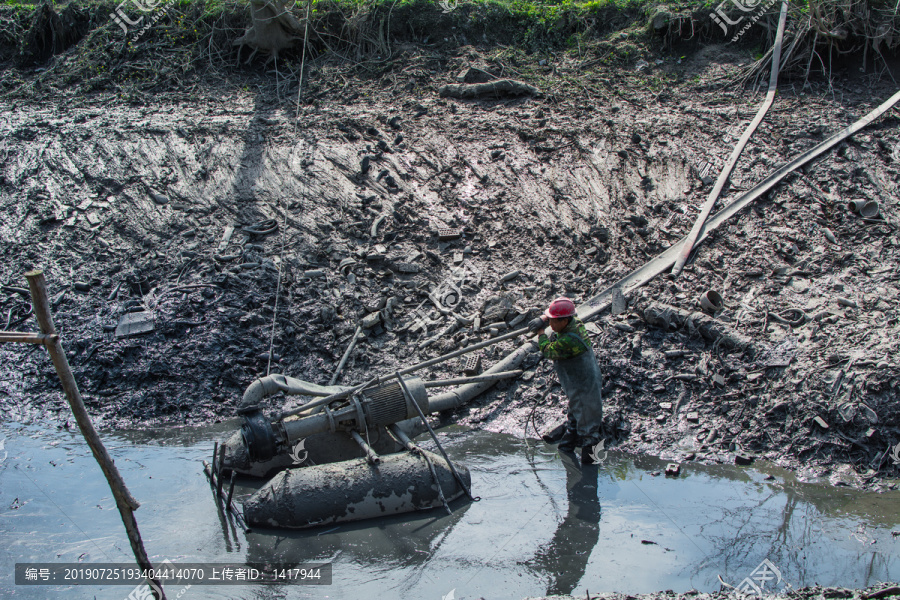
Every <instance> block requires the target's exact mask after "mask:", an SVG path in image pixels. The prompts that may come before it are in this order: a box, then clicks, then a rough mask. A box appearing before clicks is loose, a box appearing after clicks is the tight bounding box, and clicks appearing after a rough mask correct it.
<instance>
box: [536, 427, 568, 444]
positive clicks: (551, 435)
mask: <svg viewBox="0 0 900 600" xmlns="http://www.w3.org/2000/svg"><path fill="white" fill-rule="evenodd" d="M565 434H566V424H565V423H564V422H563V423H560V424H559V425H557V426H556V427H554V428H553V429H551V430H550V431H548V432H547V433H545V434H544V435H542V436H541V439H542V440H544V441H545V442H547V443H548V444H558V443H559V442H560V440H562V438H563V436H564V435H565Z"/></svg>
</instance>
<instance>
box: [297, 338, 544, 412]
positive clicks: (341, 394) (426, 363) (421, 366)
mask: <svg viewBox="0 0 900 600" xmlns="http://www.w3.org/2000/svg"><path fill="white" fill-rule="evenodd" d="M530 331H531V330H530V329H529V328H528V327H522V328H521V329H516V330H515V331H510V332H509V333H507V334H504V335H501V336H499V337H495V338H493V339H490V340H485V341H483V342H479V343H477V344H473V345H471V346H466V347H465V348H460V349H459V350H454V351H453V352H449V353H447V354H444V355H443V356H438V357H437V358H432V359H430V360H426V361H424V362H420V363H419V364H417V365H413V366H411V367H407V368H405V369H401V370H400V371H397V372H396V373H399V374H400V375H408V374H409V373H412V372H414V371H418V370H419V369H424V368H425V367H430V366H432V365H436V364H438V363H441V362H444V361H448V360H450V359H451V358H456V357H457V356H462V355H463V354H468V353H469V352H474V351H475V350H480V349H482V348H486V347H487V346H491V345H493V344H499V343H500V342H504V341H506V340H509V339H512V338H514V337H518V336H520V335H522V334H523V333H529V332H530ZM396 373H393V374H390V375H382V376H380V377H373V378H372V379H370V380H369V381H367V382H365V383H361V384H360V385H358V386H356V387H353V388H350V389H348V390H344V391H342V392H338V393H336V394H332V395H331V396H328V397H326V398H320V399H319V400H313V401H312V402H307V403H306V404H304V405H303V406H301V407H298V408H294V409H291V410H288V411H283V412H282V413H281V418H282V419H284V418H285V417H290V416H293V415H296V414H299V413H301V412H303V411H305V410H309V409H311V408H316V407H318V406H322V405H324V404H330V403H332V402H334V401H335V400H343V399H344V398H347V397H348V396H351V395H353V394H355V393H357V392H359V391H362V390H364V389H365V388H367V387H371V386H373V385H378V384H381V383H384V382H386V381H388V380H390V379H391V378H393V377H394V376H395V374H396Z"/></svg>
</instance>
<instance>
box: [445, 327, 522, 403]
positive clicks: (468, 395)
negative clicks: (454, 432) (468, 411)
mask: <svg viewBox="0 0 900 600" xmlns="http://www.w3.org/2000/svg"><path fill="white" fill-rule="evenodd" d="M536 349H537V348H536V346H535V344H534V342H531V341H529V342H526V343H525V344H523V345H522V346H520V347H519V348H518V349H516V350H515V351H514V352H513V353H512V354H510V355H509V356H507V357H506V358H504V359H502V360H501V361H500V362H498V363H497V364H495V365H494V366H493V367H491V368H490V369H488V370H487V371H485V372H484V373H483V374H482V376H485V375H493V374H496V373H503V372H507V371H509V370H510V369H515V368H516V367H518V366H519V365H520V364H522V361H523V360H525V357H526V356H527V355H528V354H529V353H530V352H533V351H535V350H536ZM492 384H493V382H491V381H481V382H478V383H470V384H467V385H462V386H460V387H458V388H456V389H453V390H449V391H446V392H444V393H443V394H438V395H437V396H433V397H431V398H429V399H428V407H429V409H430V410H431V412H441V411H445V410H452V409H454V408H457V407H459V406H462V405H463V404H465V403H466V402H468V401H469V400H471V399H472V398H474V397H476V396H478V395H479V394H481V393H482V392H484V391H485V390H486V389H488V388H489V387H491V385H492Z"/></svg>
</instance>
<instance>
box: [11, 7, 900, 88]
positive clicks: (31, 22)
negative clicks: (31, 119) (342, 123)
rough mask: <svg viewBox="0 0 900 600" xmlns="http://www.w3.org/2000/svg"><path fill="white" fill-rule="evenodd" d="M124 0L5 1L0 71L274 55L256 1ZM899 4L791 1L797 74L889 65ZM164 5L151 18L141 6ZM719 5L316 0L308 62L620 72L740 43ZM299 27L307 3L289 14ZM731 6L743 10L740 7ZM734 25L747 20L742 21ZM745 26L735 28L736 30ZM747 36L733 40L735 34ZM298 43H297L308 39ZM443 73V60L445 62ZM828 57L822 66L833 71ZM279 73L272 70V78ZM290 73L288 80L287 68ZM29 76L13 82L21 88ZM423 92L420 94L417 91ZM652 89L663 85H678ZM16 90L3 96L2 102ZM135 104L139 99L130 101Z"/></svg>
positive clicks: (104, 73)
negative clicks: (844, 57) (258, 31)
mask: <svg viewBox="0 0 900 600" xmlns="http://www.w3.org/2000/svg"><path fill="white" fill-rule="evenodd" d="M120 1H121V0H119V1H116V0H73V1H71V2H69V3H68V4H54V5H50V4H34V3H26V2H25V0H0V23H3V25H2V26H0V62H5V63H7V64H10V63H11V64H12V65H14V66H18V67H20V68H24V69H33V68H34V67H41V68H42V69H46V71H45V72H43V73H41V74H40V75H38V76H36V79H37V81H36V83H35V84H34V85H32V86H31V87H30V88H29V89H31V90H32V91H34V90H39V89H41V85H43V83H44V82H46V83H47V84H51V81H52V82H54V83H53V84H52V85H65V86H76V87H80V88H82V89H84V88H85V87H87V88H88V89H110V88H112V89H120V88H122V89H127V90H134V89H141V90H149V89H153V86H158V85H165V84H166V83H184V80H183V79H190V78H195V77H196V76H198V74H201V73H202V74H203V75H205V76H211V75H215V77H217V78H219V79H221V78H223V77H224V78H228V77H231V76H233V75H234V74H235V73H240V72H245V71H246V70H248V69H249V70H253V71H256V72H258V71H259V68H260V65H261V64H262V63H263V61H264V60H265V59H266V58H267V57H266V56H263V55H258V57H257V58H256V61H257V62H255V63H253V65H251V66H250V67H245V66H244V65H243V62H240V63H239V62H238V60H237V58H238V56H240V59H241V61H243V60H246V58H247V57H248V56H249V54H250V51H248V50H246V49H245V50H243V52H242V53H241V54H238V52H239V51H238V50H237V49H236V48H235V47H234V45H233V44H234V41H235V40H236V39H237V38H239V37H240V36H241V35H242V34H243V33H244V32H245V31H246V29H247V27H249V26H250V24H251V18H250V13H251V10H250V3H249V0H126V1H125V2H124V3H122V4H121V11H122V12H123V13H124V14H125V15H127V16H128V18H129V19H133V20H138V19H140V20H141V23H140V24H139V25H136V26H132V27H129V28H128V31H127V32H125V31H123V27H122V26H121V24H117V23H116V21H115V19H113V18H112V17H111V13H113V12H114V11H116V9H117V7H119V6H120ZM892 3H896V0H856V1H855V2H853V3H850V4H848V3H847V2H846V1H845V0H792V2H791V4H790V9H789V10H790V13H789V14H790V21H789V23H790V25H789V27H788V29H789V31H790V35H791V36H794V35H796V36H798V37H799V38H800V43H798V44H797V48H796V50H795V53H794V55H793V57H792V61H794V62H793V63H792V66H794V67H796V68H797V69H799V70H801V71H802V72H806V73H809V71H810V69H809V67H808V65H809V64H810V60H809V57H810V56H813V55H814V53H813V51H815V55H816V56H819V57H822V56H824V57H825V60H826V61H827V60H828V59H827V57H828V56H829V55H830V54H832V53H835V52H836V51H845V50H847V49H850V48H856V49H858V48H859V44H860V42H861V41H863V42H865V43H867V44H869V45H870V47H871V49H873V50H874V52H872V53H871V55H870V56H880V53H881V52H884V51H891V50H893V49H894V48H896V47H897V46H898V45H900V31H897V28H896V25H895V21H898V19H900V17H895V16H894V14H893V8H894V7H893V6H892V5H891V4H892ZM141 4H142V5H143V6H144V7H152V8H149V10H145V11H141V10H140V9H139V6H140V5H141ZM719 4H720V2H719V1H709V0H701V1H682V0H561V1H553V0H312V4H311V5H310V8H311V11H310V15H311V17H310V27H309V43H308V45H307V46H306V48H307V59H308V61H309V62H308V65H309V66H311V68H318V67H319V66H321V65H323V64H325V63H329V62H330V63H332V64H334V63H341V64H343V65H346V64H351V65H354V66H355V67H356V68H359V69H362V70H363V71H364V72H365V73H368V74H369V75H370V76H373V77H374V76H380V75H382V74H384V73H386V72H388V71H390V70H391V68H392V65H393V63H394V61H395V60H396V59H397V58H398V57H399V56H401V55H402V54H403V53H409V52H412V50H411V48H416V49H418V50H416V52H421V53H427V54H429V55H431V56H437V55H444V56H448V55H452V54H454V53H458V52H459V50H460V49H461V48H464V47H466V46H474V47H478V48H479V50H480V51H481V52H488V53H490V54H494V55H497V56H501V55H507V56H509V57H510V61H512V62H511V64H514V65H519V66H518V67H517V70H518V71H519V72H520V73H524V74H526V75H527V74H528V73H530V72H534V73H535V77H540V76H541V75H540V74H539V73H540V71H541V69H538V68H537V63H539V62H540V60H542V59H549V58H551V57H552V56H556V55H558V54H560V53H568V54H570V55H573V56H576V57H579V58H584V57H591V60H592V61H593V64H595V65H597V66H600V67H611V66H616V65H622V64H630V63H632V62H634V61H636V60H637V59H639V58H641V57H645V56H647V52H648V51H649V50H652V49H654V48H655V49H657V50H658V49H660V48H663V49H669V50H675V51H676V52H678V54H684V53H685V51H689V50H690V49H691V47H696V46H697V45H700V44H704V43H726V44H727V43H732V41H731V40H729V39H728V37H726V36H725V35H723V32H722V30H721V29H720V27H719V26H718V25H716V24H715V23H714V21H713V20H712V19H711V18H710V16H709V14H710V12H711V11H712V10H714V9H715V8H716V7H717V6H719ZM287 6H288V8H289V10H290V11H291V12H292V13H293V15H294V16H295V17H297V19H300V20H302V19H303V17H304V15H305V14H306V7H307V5H306V3H305V2H302V0H297V2H296V3H294V4H287ZM726 6H729V7H732V9H733V6H732V5H731V3H727V4H726ZM779 7H780V3H774V4H773V5H772V6H770V7H769V8H768V9H767V10H766V11H765V15H763V17H762V20H763V21H764V22H767V23H768V26H763V25H762V24H759V25H753V26H752V27H750V28H749V29H748V31H747V32H746V34H745V35H742V36H741V37H740V40H739V42H738V43H739V44H741V45H743V46H745V47H748V48H753V49H754V55H755V56H757V57H758V58H759V59H760V64H763V63H764V62H765V60H766V56H767V54H766V53H767V49H768V48H769V47H770V46H771V35H772V32H773V30H774V27H773V26H772V25H773V23H774V21H775V18H776V16H777V11H778V10H779ZM729 14H730V15H731V16H732V18H736V17H738V16H740V15H737V14H735V12H734V10H731V11H730V13H729ZM735 29H736V28H735ZM732 33H734V31H732ZM295 37H297V36H296V35H295ZM301 47H302V44H301V43H297V44H296V45H295V48H294V49H291V50H288V51H285V52H283V53H282V54H281V56H279V60H278V62H277V66H278V68H279V69H283V70H286V71H287V72H288V73H289V77H294V78H295V79H296V76H297V74H298V69H299V58H300V48H301ZM441 64H443V62H442V63H441ZM820 66H822V65H821V61H819V60H818V59H817V61H816V63H815V64H813V67H814V68H820ZM271 67H272V65H271V63H267V66H266V68H267V69H270V68H271ZM279 72H280V73H283V72H284V71H281V70H280V71H279ZM23 81H24V80H23V76H22V75H21V73H18V74H13V75H7V76H6V77H5V78H3V79H0V87H5V88H7V89H8V88H10V87H12V88H17V87H20V86H21V84H22V82H23ZM416 85H418V84H416ZM652 85H654V86H656V87H659V88H663V87H664V86H665V85H667V82H666V81H663V80H660V81H658V82H655V83H653V84H652ZM2 91H3V90H2V89H0V92H2ZM123 93H124V94H128V93H131V92H129V91H125V92H123Z"/></svg>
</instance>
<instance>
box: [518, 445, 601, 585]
mask: <svg viewBox="0 0 900 600" xmlns="http://www.w3.org/2000/svg"><path fill="white" fill-rule="evenodd" d="M561 457H562V463H563V465H564V466H565V469H566V496H567V497H568V500H569V510H568V512H567V513H566V517H565V518H564V519H563V520H562V522H561V523H560V524H559V526H558V527H557V528H556V532H555V533H554V534H553V538H552V539H551V540H550V542H548V543H547V544H545V545H543V546H541V547H540V548H539V549H538V551H537V553H536V556H535V557H534V558H533V559H532V560H531V561H529V564H530V565H531V566H532V567H533V568H534V569H535V570H537V571H542V572H545V573H546V574H547V575H549V578H550V581H549V584H548V585H547V595H551V596H553V595H558V594H559V595H561V594H571V593H572V591H573V590H574V589H575V586H577V585H578V582H579V581H581V578H582V577H584V573H585V570H586V569H587V564H588V559H589V558H590V556H591V551H592V550H593V549H594V546H596V545H597V541H598V540H599V539H600V526H599V523H600V499H599V498H598V496H597V483H598V467H597V465H583V464H580V462H579V461H578V460H577V459H575V458H574V457H573V455H571V454H561Z"/></svg>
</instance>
